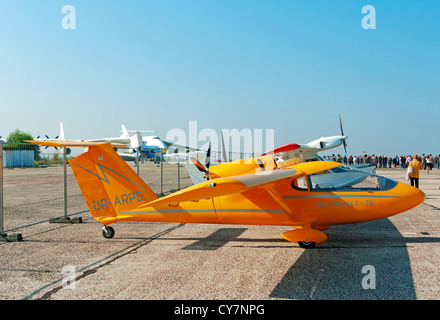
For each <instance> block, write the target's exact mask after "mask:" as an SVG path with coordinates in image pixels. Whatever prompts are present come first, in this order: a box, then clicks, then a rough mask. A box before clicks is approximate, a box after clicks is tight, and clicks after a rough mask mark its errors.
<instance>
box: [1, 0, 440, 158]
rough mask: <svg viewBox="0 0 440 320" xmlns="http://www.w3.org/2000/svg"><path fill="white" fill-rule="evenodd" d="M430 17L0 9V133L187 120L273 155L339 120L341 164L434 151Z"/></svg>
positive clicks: (281, 10) (225, 3)
mask: <svg viewBox="0 0 440 320" xmlns="http://www.w3.org/2000/svg"><path fill="white" fill-rule="evenodd" d="M64 5H73V6H74V7H75V10H76V29H75V30H65V29H63V28H62V26H61V21H62V19H63V17H64V16H65V14H63V13H62V12H61V9H62V7H63V6H64ZM364 5H373V6H374V7H375V9H376V29H375V30H364V29H363V28H362V27H361V21H362V19H363V17H364V16H365V14H362V12H361V10H362V7H363V6H364ZM439 16H440V2H438V1H435V0H432V1H428V0H423V1H370V0H364V1H356V0H346V1H324V0H322V1H317V0H315V1H313V0H311V1H305V0H304V1H295V0H289V1H281V0H279V1H268V0H264V1H263V0H253V1H251V0H235V1H232V0H222V1H219V0H217V1H202V0H198V1H196V0H191V1H190V0H181V1H170V0H154V1H153V0H143V1H122V0H121V1H116V0H114V1H99V0H94V1H75V0H69V1H68V0H62V1H57V0H45V1H43V0H39V1H31V0H27V1H25V0H14V1H12V0H10V1H7V0H1V1H0V112H1V113H0V135H2V136H7V135H8V134H9V133H10V132H11V131H13V130H15V129H16V128H19V129H20V130H23V131H26V132H30V133H31V134H32V135H34V136H37V135H44V134H48V135H50V136H52V137H53V136H55V135H57V134H58V128H59V122H63V123H64V128H65V132H66V136H67V137H68V138H72V139H90V138H98V137H105V136H118V135H119V134H120V132H119V130H120V127H121V124H125V125H126V126H127V128H129V129H143V130H157V131H158V135H159V136H160V137H162V138H165V136H166V134H167V132H168V130H170V129H173V128H180V129H182V130H185V131H186V130H188V123H189V121H193V120H195V121H197V123H198V128H199V130H201V129H203V128H212V129H214V130H218V131H219V130H220V129H233V128H236V129H238V130H242V129H245V128H249V129H251V130H254V129H263V130H265V129H274V130H275V146H279V145H283V144H286V143H291V142H295V143H306V142H309V141H312V140H315V139H317V138H319V137H321V136H331V135H338V134H339V133H340V130H339V118H338V117H339V113H340V114H341V116H342V121H343V125H344V132H345V134H346V135H348V136H349V140H348V141H347V143H348V153H350V154H359V153H362V152H363V151H368V153H375V154H389V155H391V154H393V155H394V154H408V153H420V154H421V153H433V154H434V153H440V144H439V142H438V140H439V139H438V136H439V134H438V131H439V130H438V127H439V124H438V123H439V119H440V103H439V101H440V99H439V98H440V90H439V87H440V77H439V75H440V37H439V34H440V20H439V19H438V17H439ZM200 144H202V143H200ZM198 147H200V145H198ZM333 152H335V153H338V152H339V153H343V148H342V147H339V148H338V149H334V150H333V151H332V152H330V153H333Z"/></svg>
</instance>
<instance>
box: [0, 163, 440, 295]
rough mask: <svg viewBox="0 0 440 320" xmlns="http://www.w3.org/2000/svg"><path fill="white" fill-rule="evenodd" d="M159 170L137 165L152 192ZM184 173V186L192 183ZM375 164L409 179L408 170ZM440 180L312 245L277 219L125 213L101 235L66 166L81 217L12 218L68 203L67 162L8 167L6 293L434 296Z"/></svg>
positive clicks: (437, 174) (3, 249)
mask: <svg viewBox="0 0 440 320" xmlns="http://www.w3.org/2000/svg"><path fill="white" fill-rule="evenodd" d="M164 169H165V170H164V172H165V176H166V178H165V184H164V189H165V190H167V191H168V190H170V189H175V188H177V187H176V186H177V174H176V173H177V171H176V170H177V169H176V166H174V167H172V166H169V165H166V166H165V167H164ZM159 170H160V168H159V167H157V166H156V165H154V164H152V163H147V164H144V165H141V176H142V177H143V178H144V179H145V180H146V182H147V183H148V184H149V185H151V187H152V189H153V190H154V191H155V192H159V191H160V190H159V189H160V188H159V186H160V185H159V180H158V177H160V176H159V175H158V173H159V172H160V171H159ZM180 172H181V177H182V178H181V186H182V187H185V186H188V185H190V184H191V182H190V179H189V177H188V175H187V173H186V171H185V170H184V168H181V170H180ZM378 174H380V175H384V176H387V177H390V178H392V179H396V180H399V181H405V171H404V170H403V169H378ZM405 183H408V182H406V181H405ZM439 185H440V171H439V170H436V169H434V170H433V171H431V172H430V173H429V174H428V173H427V172H422V173H421V178H420V189H421V190H423V191H424V192H425V194H426V200H425V202H424V203H423V204H421V205H420V206H418V207H416V208H414V209H413V210H410V211H408V212H405V213H402V214H399V215H396V216H393V217H390V218H388V219H382V220H379V221H374V222H368V223H363V224H356V225H343V226H333V227H331V228H330V229H328V230H327V231H326V234H327V236H328V240H327V241H326V242H324V243H323V244H321V245H319V246H317V247H316V248H314V249H312V250H306V249H302V248H300V247H299V246H298V245H297V244H294V243H290V242H287V241H285V240H284V239H282V238H281V236H280V234H281V233H282V232H285V231H287V230H290V228H288V227H272V226H248V225H208V224H206V225H201V224H194V225H191V224H171V223H164V224H162V223H136V222H122V223H118V224H115V225H113V227H114V228H115V231H116V235H115V237H114V238H113V239H105V238H104V237H103V236H102V234H101V230H102V226H101V224H99V223H98V222H96V221H95V220H94V219H93V218H91V217H90V214H89V212H88V211H87V207H86V206H85V202H84V200H83V198H82V196H81V194H80V192H79V189H78V186H77V185H76V181H75V180H74V179H73V176H72V174H71V172H70V169H69V179H68V190H69V202H68V203H69V213H76V212H83V213H81V214H79V215H78V216H81V217H82V219H83V223H79V224H53V223H48V222H44V223H40V224H36V225H32V226H29V227H26V228H21V229H15V228H16V227H18V226H21V225H23V224H28V223H31V222H33V221H38V219H40V220H43V219H47V218H50V217H53V216H56V215H62V214H63V211H62V168H59V167H58V168H44V169H14V170H5V200H4V202H5V230H8V229H14V230H12V231H9V232H8V234H9V233H21V234H22V236H23V241H20V242H0V259H1V263H0V300H21V299H25V300H37V299H43V300H90V299H91V300H95V299H96V300H115V299H118V300H139V299H141V300H156V299H157V300H176V299H179V300H181V299H183V300H189V299H191V300H205V299H212V300H217V299H226V300H235V299H240V300H247V299H250V300H255V299H261V300H272V299H274V300H284V299H299V300H326V299H332V300H396V299H399V300H402V299H403V300H406V299H408V300H425V299H434V300H436V299H439V297H440V219H439V213H440V211H439V210H440V190H439ZM70 271H74V275H73V277H71V278H69V277H68V273H69V272H70Z"/></svg>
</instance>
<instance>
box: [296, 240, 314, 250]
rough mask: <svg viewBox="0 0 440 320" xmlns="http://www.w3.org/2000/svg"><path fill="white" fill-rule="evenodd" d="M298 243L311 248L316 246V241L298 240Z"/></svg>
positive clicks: (302, 246)
mask: <svg viewBox="0 0 440 320" xmlns="http://www.w3.org/2000/svg"><path fill="white" fill-rule="evenodd" d="M298 245H299V246H300V247H301V248H304V249H310V248H313V247H315V246H316V242H313V241H298Z"/></svg>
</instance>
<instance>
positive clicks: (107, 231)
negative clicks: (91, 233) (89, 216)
mask: <svg viewBox="0 0 440 320" xmlns="http://www.w3.org/2000/svg"><path fill="white" fill-rule="evenodd" d="M102 235H103V236H104V238H107V239H111V238H113V237H114V236H115V229H113V228H112V227H109V226H104V228H102Z"/></svg>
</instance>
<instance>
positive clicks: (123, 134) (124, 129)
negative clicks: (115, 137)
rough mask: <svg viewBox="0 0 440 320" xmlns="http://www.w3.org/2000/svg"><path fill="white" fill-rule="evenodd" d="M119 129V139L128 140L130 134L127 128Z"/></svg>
mask: <svg viewBox="0 0 440 320" xmlns="http://www.w3.org/2000/svg"><path fill="white" fill-rule="evenodd" d="M121 127H122V135H121V137H124V138H130V134H129V133H128V130H127V128H126V127H125V126H124V125H121Z"/></svg>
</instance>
